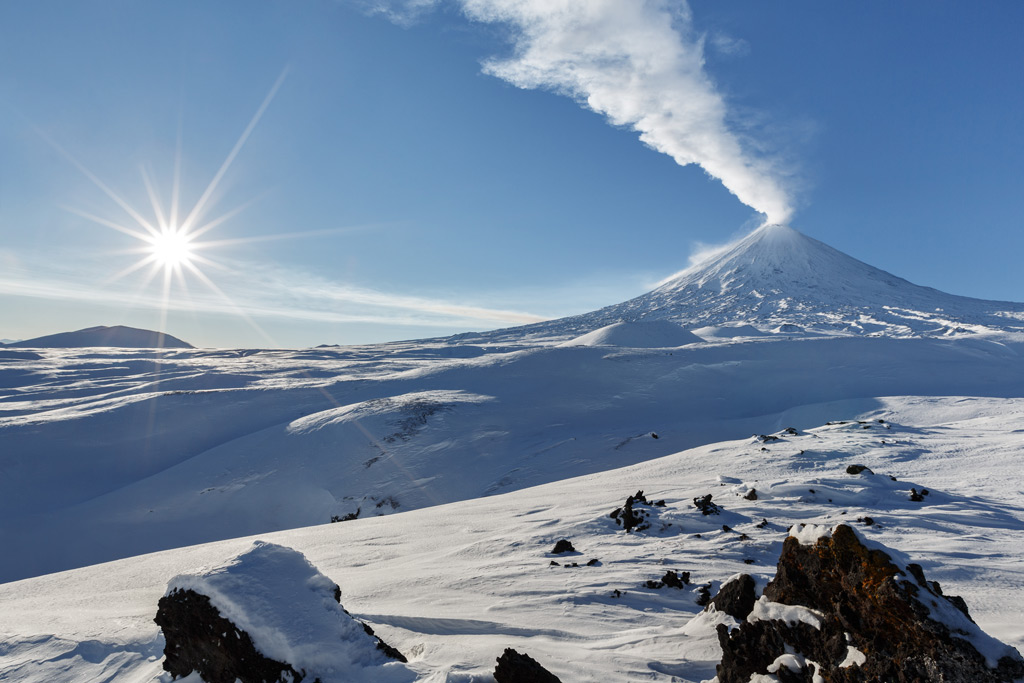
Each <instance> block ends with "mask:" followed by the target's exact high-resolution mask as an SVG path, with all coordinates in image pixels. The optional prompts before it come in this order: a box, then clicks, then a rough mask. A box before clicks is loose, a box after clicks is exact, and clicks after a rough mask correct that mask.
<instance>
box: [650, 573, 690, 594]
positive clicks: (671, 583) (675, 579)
mask: <svg viewBox="0 0 1024 683" xmlns="http://www.w3.org/2000/svg"><path fill="white" fill-rule="evenodd" d="M689 583H690V572H679V573H676V572H675V571H673V570H671V569H669V570H668V571H667V572H665V576H663V577H661V580H660V581H653V580H649V581H647V582H646V583H645V584H644V585H646V586H647V587H648V588H654V589H658V588H662V587H664V586H668V587H669V588H683V587H684V586H686V585H689Z"/></svg>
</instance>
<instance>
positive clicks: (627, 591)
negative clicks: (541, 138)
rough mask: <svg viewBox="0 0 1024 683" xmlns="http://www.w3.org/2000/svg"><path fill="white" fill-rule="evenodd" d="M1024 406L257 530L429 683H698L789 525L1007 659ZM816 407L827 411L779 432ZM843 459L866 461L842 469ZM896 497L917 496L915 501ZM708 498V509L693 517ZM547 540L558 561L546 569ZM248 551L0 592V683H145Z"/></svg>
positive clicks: (766, 574) (880, 411) (871, 412)
mask: <svg viewBox="0 0 1024 683" xmlns="http://www.w3.org/2000/svg"><path fill="white" fill-rule="evenodd" d="M483 405H488V403H485V404H483ZM1022 411H1024V399H985V398H979V397H974V398H968V397H950V398H923V397H911V398H887V399H872V400H862V399H856V400H849V401H846V402H837V403H830V404H822V405H817V406H808V407H806V408H802V409H800V410H794V411H792V412H790V413H789V414H788V415H785V416H783V417H782V418H781V419H782V420H784V422H782V423H781V425H778V424H774V423H775V422H776V419H775V418H765V421H764V422H762V423H761V424H760V425H759V426H758V427H757V428H755V429H752V430H750V432H749V434H748V435H747V436H746V437H745V438H742V439H739V440H735V441H728V442H721V443H713V444H710V445H706V446H701V447H699V448H695V449H692V450H687V451H683V452H680V453H676V454H673V455H668V456H666V457H663V458H658V459H653V460H649V461H647V462H643V463H640V464H636V465H633V466H630V467H628V468H624V469H618V470H613V471H608V472H602V473H598V474H593V475H589V476H585V477H579V478H575V479H566V480H564V481H558V482H554V483H551V484H547V485H544V486H540V487H535V488H529V489H524V490H520V491H516V492H513V493H509V494H506V495H501V496H492V497H487V498H480V499H475V500H467V501H463V502H460V503H455V504H451V505H444V506H437V507H432V508H427V509H422V510H416V511H413V512H409V513H404V514H399V515H389V516H386V517H379V518H372V517H371V518H367V519H364V518H359V519H357V520H355V521H352V522H345V523H341V524H324V525H322V526H318V527H310V528H304V529H295V530H290V531H282V532H279V533H274V534H267V535H261V536H260V538H263V539H264V540H266V541H269V542H273V543H277V544H281V545H286V546H288V547H292V548H295V549H296V550H298V551H300V552H302V553H303V554H304V555H305V556H306V557H307V558H308V559H309V561H310V562H312V563H313V564H314V565H315V566H316V567H317V568H318V569H319V570H320V571H321V572H322V573H323V574H324V575H325V576H327V577H328V578H329V579H330V580H331V581H334V582H337V583H338V584H340V586H341V589H342V592H343V596H344V597H343V599H344V604H345V607H346V609H348V610H349V611H350V612H351V613H352V615H353V616H354V617H356V618H358V619H360V620H363V621H366V622H368V623H369V624H370V625H371V626H372V627H373V629H374V630H375V631H376V633H377V634H378V635H380V636H381V637H382V638H383V639H384V640H385V641H386V642H387V643H388V644H390V645H393V646H394V647H396V648H398V649H399V650H400V651H401V652H402V653H403V654H405V655H407V656H408V658H409V664H408V666H409V667H410V669H412V670H413V671H414V672H415V674H416V676H417V680H421V681H424V682H430V683H440V682H442V681H460V682H466V683H469V682H471V681H485V680H488V676H489V675H490V672H491V671H493V669H494V661H495V658H496V657H498V656H499V655H500V654H501V653H502V652H504V650H505V649H506V648H510V647H511V648H513V649H515V650H517V651H519V652H526V653H529V655H530V656H531V657H533V658H534V659H536V660H537V661H539V662H541V663H542V664H543V665H544V667H545V668H546V669H548V670H550V671H551V672H552V673H553V674H554V675H556V676H557V677H559V678H560V679H561V680H565V681H569V680H572V681H583V682H589V681H594V682H596V681H608V680H623V681H625V680H651V681H660V682H664V683H668V682H669V681H672V680H673V677H674V679H675V680H677V681H688V682H694V683H695V682H696V681H704V680H708V679H710V678H711V677H713V676H714V675H715V666H716V664H718V663H719V662H720V661H721V658H722V651H721V648H720V646H719V645H718V639H717V635H716V631H715V627H716V625H717V624H719V623H725V624H727V625H735V624H736V620H735V619H734V618H733V617H730V616H728V615H725V614H722V613H709V612H704V611H703V606H702V598H701V593H702V589H703V588H705V587H706V588H707V592H708V593H709V594H710V595H715V594H716V593H718V590H719V587H720V586H721V585H722V584H723V583H725V582H727V581H728V580H729V579H730V577H734V576H736V575H738V574H741V573H746V574H750V575H752V576H753V577H754V579H755V583H756V585H757V587H758V588H757V590H758V594H760V592H761V590H762V589H763V588H764V586H765V584H766V583H767V582H768V580H769V579H770V578H771V577H772V575H773V574H774V572H775V567H776V564H777V562H778V560H779V556H780V552H781V550H782V546H783V542H784V541H785V539H786V537H787V536H788V535H789V531H788V530H789V529H790V528H794V529H799V524H801V523H806V524H809V525H813V524H816V525H821V526H824V527H826V528H827V529H832V528H834V527H835V525H836V524H839V523H846V524H849V525H851V526H852V527H854V528H855V529H856V530H857V531H858V533H859V535H860V536H861V537H862V538H863V539H864V540H865V543H867V544H869V545H870V544H872V543H881V544H883V545H885V546H887V547H889V548H893V549H896V550H898V551H899V552H898V553H897V552H895V551H889V552H890V553H891V555H892V556H893V557H894V558H900V559H899V561H900V562H901V563H904V564H905V562H906V561H907V560H906V559H905V558H912V560H910V561H913V562H917V563H919V564H920V565H921V566H922V567H923V570H924V572H925V574H926V575H927V578H928V579H929V580H935V581H938V582H940V583H941V585H942V589H943V592H944V593H945V594H948V595H960V596H962V597H963V598H964V599H965V601H966V603H967V605H968V606H969V608H970V615H971V617H972V618H973V619H974V620H975V621H976V622H977V625H978V627H979V628H980V629H981V630H982V631H984V632H985V633H988V634H989V635H991V636H993V637H995V638H997V639H998V640H1000V641H1002V642H1004V643H1006V644H1007V645H1009V646H1012V647H1016V648H1017V649H1018V650H1020V649H1021V648H1022V646H1024V630H1022V629H1021V626H1020V620H1019V615H1020V614H1021V612H1022V611H1024V595H1022V594H1021V592H1020V590H1019V586H1020V585H1021V583H1022V582H1024V562H1022V561H1021V560H1022V558H1021V551H1020V548H1022V547H1024V508H1022V506H1021V502H1020V496H1019V491H1018V489H1019V486H1017V485H1016V482H1017V481H1018V477H1017V472H1018V471H1019V460H1020V443H1019V436H1020V434H1019V433H1018V432H1017V431H1016V430H1019V429H1020V424H1019V416H1020V414H1021V413H1022ZM814 414H818V415H822V416H824V418H823V419H821V421H819V422H817V423H815V425H806V426H801V427H799V428H797V429H795V431H796V432H797V433H796V434H793V433H791V432H790V431H787V430H786V427H788V426H791V420H792V421H793V422H796V423H799V424H805V422H806V421H805V420H804V419H803V416H809V415H814ZM879 420H884V421H883V422H879ZM826 422H831V423H832V424H826ZM775 427H777V428H775ZM762 435H763V436H764V437H774V438H760V437H762ZM651 441H652V442H654V443H660V442H661V439H658V440H653V439H652V440H651ZM762 449H767V450H762ZM851 464H859V465H864V466H865V467H866V468H867V469H866V470H862V471H860V472H859V473H857V474H848V473H847V468H848V467H849V466H850V465H851ZM867 470H870V473H869V472H868V471H867ZM912 488H913V489H916V490H917V491H921V490H922V489H927V490H928V491H929V494H928V495H927V496H924V498H923V500H921V501H913V500H911V498H910V495H909V494H910V490H911V489H912ZM751 489H754V490H756V492H757V496H756V498H751V497H749V492H750V491H751ZM639 490H642V491H643V492H644V495H645V497H646V499H647V500H649V501H656V502H657V501H661V500H664V501H665V505H664V507H661V506H653V507H652V508H651V509H652V517H651V519H652V520H654V521H656V522H658V523H657V524H654V525H652V526H651V527H650V528H648V529H645V530H636V529H634V530H633V531H631V532H630V533H626V532H625V531H624V530H623V529H622V528H621V527H619V526H617V525H616V524H615V521H614V520H612V519H610V518H609V517H608V514H609V512H611V511H612V510H614V509H616V508H617V507H620V506H622V504H623V500H625V499H626V497H627V496H630V495H633V494H635V493H636V492H637V491H639ZM706 494H712V496H713V500H714V502H716V504H718V505H719V506H720V507H721V514H720V515H703V514H701V512H700V510H698V509H697V508H696V507H695V506H694V503H693V500H694V499H695V498H700V497H702V496H704V495H706ZM868 520H870V523H868ZM662 522H664V523H670V524H671V525H672V528H671V529H667V530H662V524H661V523H662ZM723 527H728V529H726V528H723ZM806 535H807V536H808V540H810V537H811V536H817V535H820V531H818V532H815V531H813V530H811V531H807V532H806ZM561 539H571V542H572V544H573V547H574V548H575V550H576V554H564V555H558V556H552V555H551V554H550V553H551V550H552V549H553V547H554V546H555V544H556V542H557V541H559V540H561ZM116 540H117V539H116V536H115V535H109V536H107V535H104V536H101V537H96V538H95V539H94V542H96V543H112V542H116ZM252 541H253V538H251V537H250V538H242V539H233V540H228V541H223V542H220V543H216V544H209V545H203V546H195V547H189V548H182V549H179V550H174V551H167V552H163V553H157V554H152V555H147V556H143V557H136V558H131V559H127V560H122V561H119V562H115V563H112V564H106V565H102V566H95V567H86V568H83V569H79V570H75V571H72V572H66V573H61V574H53V575H48V576H41V577H37V578H33V579H29V580H26V581H20V582H15V583H8V584H2V585H0V604H3V605H4V609H3V610H2V611H0V633H2V634H3V644H2V645H0V679H4V680H18V681H24V682H25V683H41V682H42V681H47V682H53V681H56V682H58V683H59V682H62V681H85V680H133V681H138V682H139V683H150V682H153V683H155V682H156V681H157V680H159V676H160V674H161V664H160V652H161V651H162V649H163V642H162V639H161V638H160V636H159V631H158V630H157V627H156V625H155V624H154V623H153V622H152V619H153V616H154V614H155V612H156V606H157V602H158V601H159V599H160V597H161V596H162V595H164V593H165V591H166V588H167V585H168V582H169V581H171V580H172V579H173V577H175V576H178V575H182V574H196V573H201V572H203V568H206V569H207V570H208V569H209V568H211V567H217V566H220V565H223V564H224V563H225V562H227V561H229V560H230V559H231V558H232V557H234V556H235V555H237V554H238V553H240V552H243V551H245V550H246V549H248V548H249V547H251V545H252ZM552 559H554V560H555V561H557V562H559V565H558V566H552V565H551V561H552ZM590 559H597V560H598V563H595V564H593V565H588V561H589V560H590ZM573 561H575V562H576V563H577V566H575V567H573V566H571V564H572V562H573ZM566 565H569V566H566ZM669 572H675V573H676V575H677V576H680V577H681V576H683V574H684V572H689V583H685V584H683V585H682V587H673V586H670V585H663V586H661V587H659V588H654V587H648V581H652V580H654V583H657V580H660V579H662V578H663V577H664V576H666V575H667V574H668V573H669Z"/></svg>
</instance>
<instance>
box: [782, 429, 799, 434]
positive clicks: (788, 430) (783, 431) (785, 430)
mask: <svg viewBox="0 0 1024 683" xmlns="http://www.w3.org/2000/svg"><path fill="white" fill-rule="evenodd" d="M782 433H783V434H788V435H789V436H800V432H798V431H797V430H796V428H794V427H786V428H785V429H783V430H782Z"/></svg>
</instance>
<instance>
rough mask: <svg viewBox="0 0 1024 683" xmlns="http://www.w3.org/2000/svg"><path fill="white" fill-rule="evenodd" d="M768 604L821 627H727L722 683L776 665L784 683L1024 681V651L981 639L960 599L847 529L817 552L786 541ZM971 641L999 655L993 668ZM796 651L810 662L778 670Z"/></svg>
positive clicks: (722, 629)
mask: <svg viewBox="0 0 1024 683" xmlns="http://www.w3.org/2000/svg"><path fill="white" fill-rule="evenodd" d="M761 599H762V600H767V601H771V602H774V603H781V604H783V605H791V606H794V605H795V606H803V607H807V608H810V609H811V610H814V612H815V613H816V614H817V615H820V620H819V621H820V626H821V627H820V628H816V627H815V626H814V625H812V624H810V623H806V622H805V621H790V622H788V623H787V622H786V621H781V620H766V619H761V620H757V619H753V618H751V617H748V621H744V622H743V623H741V624H740V627H739V628H738V629H734V630H733V631H732V632H731V633H730V632H729V629H728V628H727V627H726V626H719V627H718V638H719V642H720V643H721V645H722V650H723V655H722V662H721V664H719V666H718V671H717V673H718V680H719V682H720V683H741V682H742V683H746V682H747V681H749V680H750V678H751V676H752V675H753V674H762V675H763V674H768V673H770V672H769V670H768V669H769V667H773V671H772V672H771V673H774V674H775V675H776V676H777V677H778V678H779V680H780V681H783V682H784V683H785V682H787V681H808V682H809V681H811V680H812V679H813V677H814V676H815V675H817V676H819V677H821V679H823V680H825V681H828V682H829V683H832V682H835V683H852V682H854V681H858V682H861V681H863V682H867V681H901V682H903V681H905V682H908V683H909V682H920V683H925V682H930V681H944V682H946V683H988V682H992V683H996V682H1003V681H1013V680H1014V679H1016V678H1019V677H1022V676H1024V659H1022V658H1021V656H1020V654H1019V653H1018V652H1017V651H1016V650H1014V649H1013V648H1011V647H1009V646H1006V645H1002V644H1001V643H998V642H996V641H993V640H992V639H991V638H989V637H988V636H986V635H985V634H984V633H982V632H981V630H980V629H979V628H978V627H977V626H976V625H975V624H974V623H973V622H972V621H971V620H970V618H969V617H968V616H967V614H966V605H965V604H964V603H963V600H962V599H960V598H956V597H953V596H943V595H942V594H941V592H940V590H939V589H938V586H937V584H935V583H934V582H928V581H926V580H925V579H924V574H923V572H922V571H921V569H920V567H918V566H916V565H914V566H913V568H908V567H903V566H901V565H899V564H897V562H895V561H894V560H893V559H892V558H891V557H890V556H889V555H888V554H887V553H885V552H884V551H882V550H879V549H877V548H869V547H867V546H866V545H865V544H864V543H863V542H862V541H861V539H860V538H859V537H858V535H857V533H856V532H855V531H854V530H853V529H852V528H851V527H849V526H846V525H839V526H837V527H836V528H835V529H834V530H833V531H832V534H831V536H827V535H826V536H823V537H821V538H819V539H818V540H817V541H816V543H815V544H814V545H803V544H801V543H800V541H799V540H797V539H796V538H794V537H789V538H787V539H786V541H785V543H784V544H783V549H782V556H781V557H780V559H779V565H778V572H777V574H776V576H775V579H774V580H773V581H772V582H771V583H769V584H768V586H767V588H765V591H764V596H763V597H762V598H761ZM756 613H757V610H755V614H756ZM812 620H813V619H812ZM973 643H984V644H985V645H984V646H983V649H986V648H987V651H988V652H989V653H990V654H991V653H992V652H993V651H995V653H996V654H995V655H994V657H998V661H996V662H992V664H994V666H989V662H987V661H986V657H985V655H983V654H982V653H981V652H979V651H978V649H976V647H975V645H974V644H973ZM850 648H855V650H856V652H857V653H860V655H861V656H859V657H856V658H849V657H848V655H850V654H855V653H854V650H851V649H850ZM794 652H795V653H798V654H799V655H800V656H802V657H803V658H804V660H803V665H802V666H799V665H797V666H796V668H795V669H794V668H787V667H786V666H781V667H780V666H779V662H778V661H777V659H778V658H779V657H780V655H783V654H786V653H790V654H792V653H794ZM856 659H862V660H863V661H862V663H855V660H856ZM798 661H799V658H798ZM790 662H791V663H792V662H793V660H792V659H790ZM841 665H843V666H841Z"/></svg>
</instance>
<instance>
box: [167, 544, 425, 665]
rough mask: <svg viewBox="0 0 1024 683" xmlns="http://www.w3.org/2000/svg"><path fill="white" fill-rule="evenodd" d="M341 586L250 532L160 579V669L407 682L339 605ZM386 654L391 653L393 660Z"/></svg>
mask: <svg viewBox="0 0 1024 683" xmlns="http://www.w3.org/2000/svg"><path fill="white" fill-rule="evenodd" d="M340 598H341V589H340V588H339V587H338V585H337V584H336V583H334V582H333V581H331V580H330V579H329V578H327V577H326V576H324V575H323V574H321V573H320V572H319V571H317V569H316V568H315V567H314V566H313V565H312V564H310V563H309V561H308V560H306V558H305V557H304V556H303V555H302V554H301V553H299V552H297V551H295V550H292V549H291V548H286V547H283V546H279V545H274V544H272V543H264V542H261V541H257V542H256V543H255V544H253V546H252V548H250V549H249V550H248V551H246V552H245V553H242V554H241V555H238V556H237V557H235V558H232V559H231V560H230V561H228V562H227V563H225V564H224V565H221V566H218V567H214V568H212V569H208V570H204V572H203V573H201V574H194V575H182V576H177V577H175V578H174V579H172V580H171V582H170V583H169V584H168V590H167V593H166V594H165V595H164V597H162V598H161V599H160V601H159V604H158V610H157V615H156V618H155V619H154V621H156V623H157V625H159V626H160V628H161V629H162V631H163V635H164V641H165V647H164V664H163V667H164V670H166V671H168V672H170V673H171V675H172V676H174V677H175V678H179V677H183V676H188V675H189V674H191V673H192V672H196V673H197V674H199V676H200V677H201V678H202V680H204V681H206V682H207V683H235V681H242V683H256V682H259V683H269V682H271V681H280V682H281V683H284V682H285V681H287V682H288V683H299V682H300V681H307V683H316V682H318V681H319V682H320V683H333V682H335V681H357V680H374V681H381V682H384V681H387V682H389V683H407V682H408V681H411V680H413V678H414V677H415V676H414V674H413V673H412V672H411V671H410V670H409V669H406V668H405V667H404V666H403V665H402V664H400V663H398V662H405V661H406V660H405V657H404V656H403V655H402V654H401V653H400V652H399V651H398V650H396V649H395V648H393V647H391V646H390V645H388V644H386V643H384V642H383V641H382V640H381V639H380V638H378V637H376V636H375V635H374V634H373V629H371V628H370V627H369V626H367V625H366V624H364V623H362V622H360V621H358V620H356V619H354V618H353V617H352V616H351V615H350V614H348V612H346V611H345V610H344V609H343V608H342V606H341V604H340V602H339V600H340ZM391 660H398V662H394V661H391Z"/></svg>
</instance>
